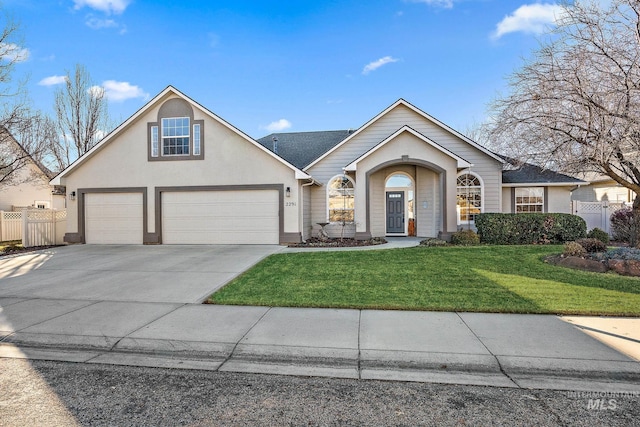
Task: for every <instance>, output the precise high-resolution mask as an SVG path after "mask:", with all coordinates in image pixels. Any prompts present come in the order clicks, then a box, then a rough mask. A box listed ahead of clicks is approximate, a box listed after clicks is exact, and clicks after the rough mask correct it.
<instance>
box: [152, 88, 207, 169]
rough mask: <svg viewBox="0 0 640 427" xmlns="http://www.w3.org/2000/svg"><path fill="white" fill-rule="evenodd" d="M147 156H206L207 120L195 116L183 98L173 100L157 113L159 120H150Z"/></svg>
mask: <svg viewBox="0 0 640 427" xmlns="http://www.w3.org/2000/svg"><path fill="white" fill-rule="evenodd" d="M148 144H149V146H148V148H149V150H148V153H149V155H148V158H149V160H150V161H161V160H202V159H204V121H203V120H194V119H193V109H192V108H191V106H190V105H189V104H188V103H187V102H186V101H184V100H181V99H177V98H174V99H170V100H168V101H167V102H165V103H164V104H163V105H162V106H161V107H160V110H159V112H158V121H157V122H155V123H148Z"/></svg>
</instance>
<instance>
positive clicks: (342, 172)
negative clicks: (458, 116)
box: [51, 86, 582, 244]
mask: <svg viewBox="0 0 640 427" xmlns="http://www.w3.org/2000/svg"><path fill="white" fill-rule="evenodd" d="M505 165H508V166H509V167H505ZM523 170H524V172H522V171H523ZM518 171H520V172H519V173H518ZM538 172H540V173H537V174H536V173H533V172H532V169H530V168H525V169H523V167H522V165H519V166H513V165H510V164H509V162H507V161H506V160H505V159H504V158H502V157H500V156H498V155H496V154H495V153H493V152H491V151H490V150H488V149H486V148H484V147H482V146H481V145H479V144H477V143H476V142H474V141H472V140H471V139H469V138H467V137H466V136H464V135H462V134H461V133H459V132H457V131H455V130H454V129H452V128H450V127H449V126H447V125H446V124H444V123H442V122H440V121H438V120H437V119H435V118H433V117H431V116H430V115H428V114H427V113H425V112H423V111H422V110H420V109H418V108H417V107H415V106H413V105H412V104H410V103H409V102H407V101H405V100H403V99H399V100H398V101H396V102H394V103H393V104H392V105H390V106H389V107H388V108H386V109H384V110H383V111H382V112H380V113H379V114H378V115H376V116H375V117H373V118H372V119H371V120H369V121H368V122H367V123H365V124H364V125H362V126H361V127H359V128H358V129H355V130H341V131H323V132H299V133H278V134H272V135H269V136H266V137H264V138H261V139H259V140H255V139H253V138H251V137H250V136H248V135H247V134H245V133H243V132H242V131H241V130H239V129H237V128H236V127H234V126H233V125H231V124H230V123H228V122H226V121H224V120H223V119H222V118H220V117H218V116H217V115H215V114H214V113H212V112H211V111H209V110H208V109H206V108H204V107H203V106H201V105H199V104H198V103H196V102H195V101H194V100H192V99H190V98H189V97H187V96H185V95H184V94H182V93H181V92H180V91H178V90H177V89H175V88H173V87H171V86H169V87H167V88H166V89H165V90H163V91H162V92H161V93H160V94H158V95H157V96H156V97H154V98H153V99H152V100H151V101H150V102H149V103H148V104H147V105H145V106H144V107H143V108H141V109H140V110H139V111H138V112H136V113H135V114H134V115H133V116H132V117H130V118H129V119H128V120H126V121H125V122H124V123H122V124H121V125H120V126H119V127H117V128H116V129H115V130H114V131H113V132H111V133H110V134H109V135H107V136H106V137H105V138H104V139H103V140H102V141H101V142H100V143H98V144H97V145H96V146H95V147H93V148H92V149H91V150H90V151H89V152H87V153H86V154H85V155H83V156H82V157H80V158H79V159H78V160H77V161H76V162H74V163H73V164H72V165H71V166H69V167H68V168H67V169H65V170H64V171H63V172H61V173H60V174H59V175H58V176H56V177H55V178H54V179H53V180H52V181H51V183H52V184H54V185H64V186H66V189H67V195H68V216H67V233H66V236H65V240H66V241H67V242H71V243H119V244H142V243H145V244H278V243H280V244H283V243H288V242H299V241H301V240H305V239H307V238H309V237H311V236H314V235H315V234H316V233H317V232H318V231H319V230H320V228H321V227H322V228H323V229H324V230H325V231H326V232H327V233H328V234H330V235H331V236H334V237H339V236H343V237H355V238H357V239H367V238H370V237H376V236H407V235H417V236H424V237H436V236H440V237H442V238H448V237H449V236H450V235H451V233H453V232H455V231H457V230H458V229H459V228H460V227H465V228H466V227H467V226H473V221H474V218H475V215H476V214H478V213H480V212H552V211H553V212H570V210H571V204H570V189H571V188H573V187H575V186H576V184H577V183H579V182H582V181H580V180H576V179H575V178H570V177H566V176H563V175H558V174H554V173H552V172H550V171H544V172H545V173H542V172H543V171H540V170H538Z"/></svg>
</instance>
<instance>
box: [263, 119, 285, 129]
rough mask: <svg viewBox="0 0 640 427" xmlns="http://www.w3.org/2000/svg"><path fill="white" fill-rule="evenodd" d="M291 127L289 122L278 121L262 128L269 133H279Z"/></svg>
mask: <svg viewBox="0 0 640 427" xmlns="http://www.w3.org/2000/svg"><path fill="white" fill-rule="evenodd" d="M291 126H292V124H291V122H290V121H289V120H287V119H280V120H277V121H275V122H271V123H269V124H268V125H267V126H265V127H264V128H265V129H266V130H268V131H269V132H280V131H283V130H286V129H289V128H290V127H291Z"/></svg>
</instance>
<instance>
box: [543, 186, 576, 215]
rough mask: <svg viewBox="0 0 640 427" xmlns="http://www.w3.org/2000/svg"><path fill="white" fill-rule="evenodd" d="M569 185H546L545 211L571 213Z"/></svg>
mask: <svg viewBox="0 0 640 427" xmlns="http://www.w3.org/2000/svg"><path fill="white" fill-rule="evenodd" d="M569 190H570V188H569V187H547V211H548V212H554V213H571V192H570V191H569Z"/></svg>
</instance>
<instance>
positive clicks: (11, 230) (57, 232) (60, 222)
mask: <svg viewBox="0 0 640 427" xmlns="http://www.w3.org/2000/svg"><path fill="white" fill-rule="evenodd" d="M66 228H67V211H66V210H55V209H23V210H22V212H4V211H0V242H2V241H9V240H22V245H23V246H24V247H31V246H47V245H61V244H63V243H64V233H65V231H66Z"/></svg>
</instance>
